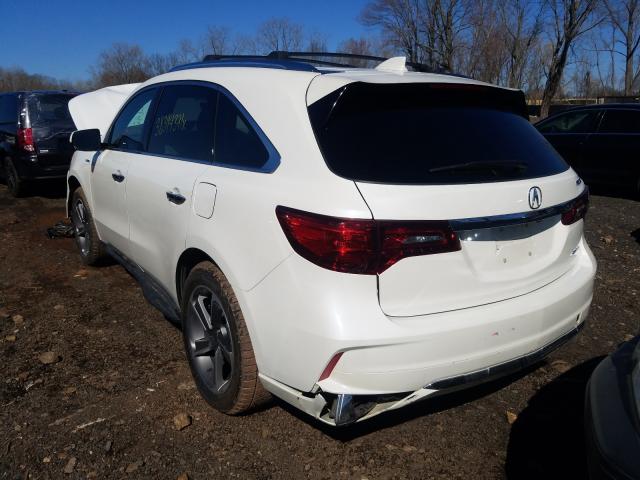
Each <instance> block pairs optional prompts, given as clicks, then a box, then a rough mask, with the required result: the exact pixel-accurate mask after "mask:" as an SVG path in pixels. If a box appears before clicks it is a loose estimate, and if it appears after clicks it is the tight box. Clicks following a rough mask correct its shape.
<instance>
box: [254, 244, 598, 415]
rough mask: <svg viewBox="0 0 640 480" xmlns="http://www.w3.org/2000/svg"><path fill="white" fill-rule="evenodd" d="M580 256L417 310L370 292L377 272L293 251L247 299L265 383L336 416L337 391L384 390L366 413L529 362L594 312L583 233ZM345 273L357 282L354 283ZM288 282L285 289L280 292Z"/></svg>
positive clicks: (591, 262)
mask: <svg viewBox="0 0 640 480" xmlns="http://www.w3.org/2000/svg"><path fill="white" fill-rule="evenodd" d="M576 256H577V258H576V262H575V263H574V267H573V268H572V269H571V270H570V271H568V272H566V273H565V274H564V275H563V276H562V277H560V278H558V279H557V280H556V281H554V282H552V283H551V284H549V285H547V286H545V287H543V288H540V289H538V290H536V291H534V292H531V293H529V294H526V295H522V296H520V297H516V298H512V299H510V300H505V301H501V302H496V303H493V304H488V305H483V306H478V307H473V308H467V309H462V310H456V311H451V312H444V313H438V314H431V315H424V316H416V317H388V316H385V315H384V314H383V313H382V311H381V309H380V306H379V304H378V302H377V298H375V303H373V302H372V299H371V298H370V295H371V291H374V292H375V283H373V284H369V283H371V280H374V279H372V278H371V277H367V276H357V275H351V276H350V275H346V276H336V275H335V274H333V273H332V272H327V271H324V270H322V269H318V268H317V267H315V266H313V265H311V264H309V262H306V261H305V260H304V259H301V258H299V257H297V256H292V257H290V258H289V259H288V260H287V261H285V262H283V264H282V265H281V266H280V267H279V268H278V269H276V270H275V271H274V272H272V274H271V275H270V276H269V277H267V279H265V282H263V283H266V284H267V285H266V288H265V290H264V297H263V293H262V292H263V291H262V290H261V286H262V284H260V285H259V286H258V287H256V289H254V291H252V292H251V294H252V295H254V296H253V297H252V298H250V301H249V302H248V304H247V305H243V311H245V310H246V311H247V312H248V315H246V317H247V318H249V319H251V321H250V330H253V331H252V332H251V335H252V339H254V338H255V339H256V343H257V353H258V365H259V368H260V372H261V376H262V380H263V383H264V384H265V386H266V388H267V389H269V390H270V391H272V393H274V394H275V395H277V396H280V397H282V398H284V399H285V400H287V401H290V402H291V403H293V404H295V405H296V406H298V407H299V408H301V409H303V410H305V411H307V412H308V413H310V414H312V415H313V416H316V417H318V418H321V419H323V420H325V421H331V420H330V419H328V417H327V408H328V407H327V402H328V401H329V402H331V398H337V396H340V395H349V396H368V397H378V399H379V397H381V396H382V397H383V399H382V400H380V401H378V399H376V400H375V401H374V403H375V404H376V406H375V408H373V409H371V410H370V412H369V413H368V414H367V415H366V416H365V417H363V418H367V417H369V416H371V415H374V414H376V413H380V412H381V411H384V410H388V409H392V408H399V407H400V406H403V405H406V404H408V403H411V402H413V401H416V400H419V399H420V398H423V397H425V396H428V395H431V394H434V393H436V392H440V391H449V390H452V389H456V388H460V387H463V386H467V385H468V384H470V383H473V382H476V381H482V380H487V379H489V378H491V377H493V376H496V375H502V374H506V373H509V372H511V371H513V370H517V369H519V368H523V367H525V366H526V365H528V364H530V363H531V362H534V361H537V360H540V359H541V358H543V357H544V355H546V354H547V353H549V352H550V351H551V350H552V349H553V348H556V347H558V346H559V345H560V344H561V343H562V342H563V341H564V340H566V339H568V338H569V337H570V336H572V335H573V334H574V333H576V332H577V331H578V330H579V329H580V328H581V327H582V324H583V322H584V320H585V318H586V317H587V315H588V311H589V307H590V304H591V299H592V295H593V280H594V276H595V272H596V261H595V259H594V257H593V254H592V253H591V251H590V249H589V247H588V246H587V244H586V243H585V242H584V241H581V242H580V248H579V249H578V250H577V252H576ZM287 262H292V263H294V265H290V266H288V265H287ZM305 269H308V270H309V272H310V273H309V280H307V278H306V275H305V273H304V270H305ZM293 271H295V276H293V273H292V272H293ZM290 274H291V275H290ZM325 275H326V277H327V281H326V283H325V282H324V279H323V278H322V277H323V276H325ZM290 276H293V278H295V279H296V282H295V283H291V282H290V281H289V277H290ZM311 278H313V280H311ZM336 279H338V282H336ZM341 280H343V281H344V282H345V283H346V282H350V283H349V285H348V288H347V285H343V284H342V283H340V281H341ZM269 282H274V284H275V285H277V287H276V286H274V285H269ZM367 282H369V283H367ZM288 289H291V292H287V293H288V295H287V297H286V298H281V297H280V296H278V295H277V294H276V295H274V291H276V292H277V291H278V290H280V291H283V290H284V291H286V290H288ZM267 292H268V293H267ZM318 296H320V298H318ZM246 300H247V299H246V297H245V298H244V301H245V302H246ZM310 305H312V306H313V308H310ZM255 309H259V312H258V313H259V314H260V315H262V317H264V312H265V311H270V312H271V315H270V317H271V319H274V320H273V322H261V323H260V324H256V322H255V320H254V311H255ZM277 322H280V323H279V324H277ZM256 330H257V332H256ZM256 333H257V334H256ZM269 344H271V345H272V347H271V348H270V347H269ZM254 348H255V345H254ZM265 352H269V355H265ZM338 352H342V356H341V358H340V360H339V361H338V363H337V365H336V366H335V368H334V369H333V371H332V372H331V374H330V376H329V377H328V378H326V379H324V380H322V381H318V379H319V377H320V374H321V372H322V371H323V370H324V368H325V367H326V365H327V363H328V362H329V360H330V359H331V358H332V357H333V356H334V355H335V354H336V353H338ZM302 392H308V393H306V394H303V393H302ZM320 397H321V398H320ZM322 412H324V413H322Z"/></svg>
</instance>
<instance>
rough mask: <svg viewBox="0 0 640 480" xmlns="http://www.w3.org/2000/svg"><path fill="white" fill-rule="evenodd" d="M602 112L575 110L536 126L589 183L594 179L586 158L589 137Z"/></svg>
mask: <svg viewBox="0 0 640 480" xmlns="http://www.w3.org/2000/svg"><path fill="white" fill-rule="evenodd" d="M601 115H602V112H601V111H600V110H596V109H584V110H575V111H569V112H565V113H561V114H559V115H556V116H554V117H552V118H550V119H548V120H546V121H543V122H541V123H539V124H538V125H536V128H537V129H538V131H540V132H541V133H542V134H543V135H544V137H545V138H546V139H547V140H548V141H549V143H551V145H553V147H554V148H555V149H556V150H557V151H558V153H559V154H560V155H562V158H564V159H565V161H566V162H567V163H568V164H569V165H571V167H573V169H574V170H575V171H576V172H578V174H579V175H581V176H582V177H583V178H585V180H586V181H587V182H589V181H590V180H591V179H592V178H593V177H594V172H593V171H592V170H591V168H590V166H589V162H588V160H587V157H586V153H588V152H587V149H586V145H587V142H588V140H589V136H590V135H592V134H593V133H594V132H595V131H596V129H597V125H598V122H599V120H600V117H601Z"/></svg>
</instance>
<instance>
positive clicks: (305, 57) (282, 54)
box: [268, 50, 451, 73]
mask: <svg viewBox="0 0 640 480" xmlns="http://www.w3.org/2000/svg"><path fill="white" fill-rule="evenodd" d="M268 57H270V58H278V59H282V60H284V59H287V60H301V61H306V62H309V63H316V64H318V65H329V66H335V67H346V68H357V67H358V65H353V64H349V63H341V62H325V61H321V60H317V58H314V57H320V58H344V59H347V60H365V61H371V62H378V63H382V62H385V61H387V60H389V57H379V56H376V55H361V54H357V53H344V52H287V51H280V50H276V51H273V52H271V53H270V54H269V55H268ZM406 66H407V67H411V68H412V69H413V70H415V71H416V72H424V73H451V71H450V70H449V69H448V68H445V67H444V66H443V65H440V66H438V67H433V66H431V65H427V64H425V63H419V62H406Z"/></svg>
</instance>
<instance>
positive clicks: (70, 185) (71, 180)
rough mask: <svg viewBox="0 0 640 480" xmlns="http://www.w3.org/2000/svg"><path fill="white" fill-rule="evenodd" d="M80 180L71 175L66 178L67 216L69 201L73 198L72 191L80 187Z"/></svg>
mask: <svg viewBox="0 0 640 480" xmlns="http://www.w3.org/2000/svg"><path fill="white" fill-rule="evenodd" d="M81 186H82V185H80V181H79V180H78V179H77V178H76V177H75V176H73V175H70V176H69V177H68V178H67V217H69V211H70V210H71V201H72V200H73V192H75V191H76V190H77V189H78V188H80V187H81Z"/></svg>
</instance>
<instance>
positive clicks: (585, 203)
mask: <svg viewBox="0 0 640 480" xmlns="http://www.w3.org/2000/svg"><path fill="white" fill-rule="evenodd" d="M587 211H589V189H587V188H585V189H584V192H583V193H582V194H581V195H580V196H579V197H577V198H576V199H575V200H574V201H573V202H571V203H570V204H569V206H568V207H567V208H566V210H565V211H564V212H562V224H563V225H571V224H572V223H576V222H577V221H578V220H580V219H583V218H584V217H585V216H586V215H587Z"/></svg>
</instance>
